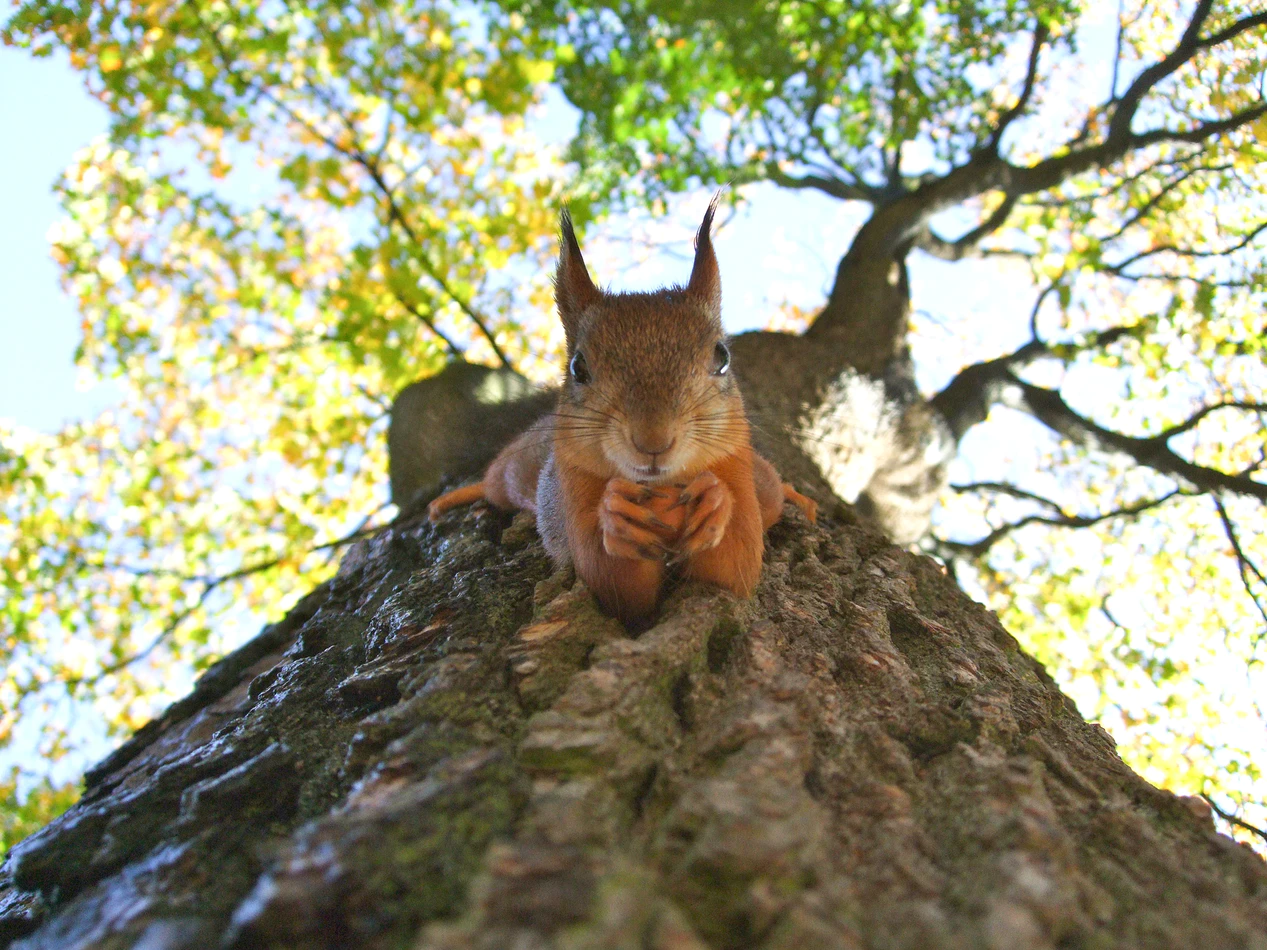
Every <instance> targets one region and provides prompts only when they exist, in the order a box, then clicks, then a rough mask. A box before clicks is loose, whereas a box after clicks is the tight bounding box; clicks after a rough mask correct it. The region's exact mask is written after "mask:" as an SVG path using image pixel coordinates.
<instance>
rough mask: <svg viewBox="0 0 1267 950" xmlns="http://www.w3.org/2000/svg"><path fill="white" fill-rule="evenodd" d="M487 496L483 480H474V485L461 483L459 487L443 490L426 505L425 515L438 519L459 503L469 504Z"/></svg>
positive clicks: (434, 519)
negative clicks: (441, 493)
mask: <svg viewBox="0 0 1267 950" xmlns="http://www.w3.org/2000/svg"><path fill="white" fill-rule="evenodd" d="M487 497H488V495H487V493H486V492H485V489H484V483H483V482H476V483H475V484H474V485H463V486H462V487H461V488H455V489H453V491H448V492H445V493H444V494H443V495H441V496H440V497H439V498H437V499H436V500H435V501H433V502H431V504H429V505H427V517H428V518H429V519H430V520H431V521H433V522H435V521H439V520H440V518H441V516H443V514H444V513H445V512H446V511H448V510H449V509H450V508H457V507H458V506H459V505H469V504H471V503H472V502H476V501H480V500H481V499H484V498H487Z"/></svg>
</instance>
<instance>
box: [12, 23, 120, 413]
mask: <svg viewBox="0 0 1267 950" xmlns="http://www.w3.org/2000/svg"><path fill="white" fill-rule="evenodd" d="M0 129H4V130H5V135H4V140H3V144H0V288H3V293H0V418H10V419H14V420H16V421H17V422H19V423H21V424H23V425H28V426H32V427H34V428H38V429H43V430H45V431H53V430H55V429H57V428H59V427H60V425H61V424H62V423H63V422H65V421H67V420H69V419H73V418H81V417H84V416H87V415H92V414H95V413H96V412H97V411H98V410H99V409H100V408H102V407H103V406H104V405H105V404H106V403H107V402H108V401H109V398H110V396H109V387H108V386H98V387H96V388H95V389H94V390H90V391H84V390H81V389H80V388H78V387H77V386H76V380H77V378H78V377H77V373H76V371H75V367H74V362H73V360H74V352H75V346H76V344H77V343H78V340H79V316H78V314H77V313H76V310H75V307H74V304H73V303H72V301H71V300H70V299H69V298H68V297H67V295H66V294H64V293H63V292H62V290H61V288H60V286H59V285H58V275H57V268H56V267H55V265H54V264H53V260H52V258H51V257H50V256H49V246H48V240H47V239H46V234H47V232H48V229H49V227H50V226H51V225H52V224H53V222H54V221H55V220H56V218H57V216H58V212H59V208H58V205H57V201H56V199H55V198H54V196H53V184H54V182H55V181H56V180H57V177H58V176H59V175H60V174H61V172H62V170H63V169H64V168H65V167H66V166H67V165H69V164H70V161H71V158H72V157H73V156H74V154H75V152H76V151H77V150H78V149H80V148H82V147H83V146H84V145H86V144H87V143H88V142H89V141H90V140H91V139H92V138H93V137H94V136H96V135H99V134H101V133H103V132H104V131H105V129H106V114H105V109H103V108H102V107H101V105H100V104H98V103H97V101H96V100H94V99H93V98H92V97H91V96H89V95H88V93H87V92H86V91H85V90H84V87H83V83H82V82H81V81H80V80H79V78H78V77H77V76H76V75H75V74H74V72H73V71H72V70H71V68H70V66H69V64H68V63H67V62H66V61H65V59H64V58H63V57H55V58H49V59H34V58H32V57H31V56H30V55H29V54H28V53H27V52H26V51H25V50H21V49H14V48H12V47H7V46H0Z"/></svg>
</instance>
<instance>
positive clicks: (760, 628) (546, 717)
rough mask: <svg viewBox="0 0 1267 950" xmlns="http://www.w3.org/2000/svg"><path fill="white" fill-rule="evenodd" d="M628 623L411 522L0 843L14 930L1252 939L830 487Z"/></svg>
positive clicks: (979, 637)
mask: <svg viewBox="0 0 1267 950" xmlns="http://www.w3.org/2000/svg"><path fill="white" fill-rule="evenodd" d="M824 515H825V516H824V517H823V519H822V523H821V524H820V525H819V526H817V527H811V526H809V525H807V524H806V523H805V522H804V521H803V520H801V518H800V516H799V514H797V513H792V514H789V515H788V516H787V517H786V518H785V519H784V521H783V522H781V523H780V524H778V525H776V526H775V527H774V529H773V530H772V531H771V532H770V535H769V544H768V550H767V561H766V565H765V569H764V572H763V579H762V583H761V585H760V587H759V589H758V591H757V593H756V596H755V597H754V598H753V599H752V600H751V601H747V602H741V601H737V600H735V599H734V598H732V597H730V596H729V595H725V594H720V593H718V592H716V591H712V590H708V589H704V588H698V587H684V588H681V589H679V590H677V591H676V592H675V593H674V594H673V595H672V596H671V598H670V599H669V601H668V602H667V604H666V606H665V609H664V611H663V615H662V617H661V619H660V621H659V622H658V623H657V624H656V625H655V626H654V627H652V628H651V629H650V630H648V631H646V632H645V633H643V634H641V635H640V636H637V637H634V636H630V635H628V634H627V633H626V632H625V631H624V630H623V629H622V628H621V627H620V626H618V625H617V624H616V623H615V622H613V621H612V620H610V619H608V618H605V617H603V616H601V615H600V614H599V613H598V612H597V611H596V609H595V605H594V602H593V601H592V599H591V598H590V596H589V595H588V593H586V592H585V590H584V589H583V587H582V586H581V585H579V584H577V583H576V582H575V581H574V579H573V577H572V576H571V575H570V574H567V573H555V572H553V571H552V569H551V566H550V563H549V561H548V559H547V558H546V556H545V553H544V551H543V549H542V546H541V543H540V541H539V540H538V539H537V537H536V533H535V531H534V529H533V527H532V524H531V522H530V521H529V520H528V519H527V518H526V517H525V516H519V517H517V518H515V519H511V518H509V517H507V516H502V515H499V514H496V513H493V512H489V511H481V510H472V511H467V512H465V513H463V514H461V515H457V516H454V517H450V518H448V519H446V520H445V521H444V522H443V523H442V524H441V525H440V526H438V527H433V526H431V525H429V524H428V523H426V522H425V521H423V520H420V519H417V518H415V519H414V520H405V519H402V520H401V521H398V522H397V523H396V524H395V525H393V526H392V527H391V528H389V529H387V530H385V531H384V532H383V533H382V534H380V535H379V536H377V537H376V538H374V539H373V540H370V541H366V542H362V543H360V544H358V545H357V546H356V547H355V548H353V549H352V550H351V551H349V553H348V555H347V556H346V557H345V559H344V561H343V565H342V567H341V568H340V571H339V574H338V576H337V577H336V578H335V579H333V580H331V581H330V582H329V583H326V584H323V585H322V586H321V587H319V588H318V589H316V590H315V591H313V592H312V593H311V594H310V595H308V596H307V597H306V598H305V599H304V600H303V601H302V602H301V603H300V604H299V605H298V606H297V607H296V608H295V609H294V610H293V611H292V612H291V613H290V615H289V616H288V617H286V619H285V620H283V621H282V622H281V623H279V624H276V625H274V626H272V627H269V628H267V629H266V630H265V631H264V632H263V633H262V634H261V635H260V636H259V637H258V638H256V639H255V640H254V641H252V642H251V643H250V644H248V645H247V646H245V647H243V648H242V649H240V650H239V651H237V652H236V653H234V654H232V655H230V656H229V657H226V658H225V659H224V660H222V661H221V662H220V663H219V664H218V665H217V666H215V667H213V668H212V670H211V671H210V672H208V673H207V674H206V675H205V676H204V677H203V679H202V680H201V681H200V682H199V684H198V686H197V688H196V689H195V691H194V692H193V694H192V695H191V696H190V697H188V698H187V699H186V700H183V701H182V702H179V703H177V704H175V705H174V706H173V707H172V708H171V709H169V710H168V711H167V713H166V714H164V715H163V716H162V717H160V718H159V719H158V720H156V721H155V722H154V723H151V724H150V725H149V726H147V727H145V728H144V729H142V730H141V731H140V732H139V733H138V734H137V736H136V737H135V738H133V739H132V740H130V741H129V742H128V743H126V744H125V745H124V746H123V747H122V748H121V749H120V750H119V751H118V752H116V753H115V754H114V755H112V756H111V757H110V758H109V759H108V760H107V761H105V762H104V763H102V764H101V765H100V766H99V767H98V768H96V769H95V770H93V771H92V772H91V773H90V774H89V776H88V780H87V782H88V784H87V791H86V793H85V794H84V797H83V800H82V801H81V802H80V803H79V804H77V805H76V806H75V807H73V808H72V809H71V810H70V811H69V812H67V813H66V814H65V815H64V816H62V817H61V818H60V819H58V820H57V821H56V822H54V823H53V824H52V825H50V826H49V827H48V828H46V829H44V830H43V831H41V832H40V833H38V834H36V835H35V836H33V837H32V838H29V839H27V840H26V841H25V842H23V843H21V844H20V845H19V846H18V847H17V848H15V849H14V851H13V853H12V854H11V856H10V858H9V861H8V863H7V864H6V865H5V866H4V869H3V873H2V875H0V934H2V935H3V936H0V944H3V943H6V942H8V940H9V939H11V938H15V937H16V938H18V939H16V941H15V942H14V943H13V944H12V946H13V947H15V948H22V950H34V948H54V947H56V948H71V947H73V948H83V950H88V948H100V950H106V948H110V950H114V948H135V950H177V948H189V950H193V948H208V947H217V946H219V947H231V948H266V947H267V948H305V950H307V948H312V950H316V948H330V950H336V948H337V950H351V948H375V950H379V948H382V950H386V948H427V950H441V948H445V950H457V948H483V950H506V948H525V950H526V948H545V947H558V948H569V950H579V948H594V950H607V948H638V950H650V948H657V950H669V948H675V950H686V948H705V947H710V948H751V947H761V948H795V950H811V948H824V950H828V948H832V950H835V948H849V947H870V948H886V950H889V948H912V950H916V948H919V950H927V948H964V950H967V948H977V947H980V948H995V950H1015V948H1020V950H1025V948H1055V947H1062V948H1070V947H1085V948H1096V950H1101V948H1110V947H1138V948H1147V950H1158V948H1170V947H1173V948H1177V950H1178V948H1182V950H1190V948H1192V947H1196V946H1200V947H1202V948H1203V950H1214V948H1221V947H1227V948H1267V866H1265V865H1264V863H1263V862H1262V861H1261V860H1260V859H1259V858H1258V857H1257V856H1256V855H1255V854H1254V853H1252V852H1251V851H1250V850H1249V849H1248V848H1246V847H1244V846H1241V845H1238V844H1236V843H1234V842H1233V841H1232V840H1230V839H1229V838H1226V837H1224V836H1222V835H1220V834H1217V833H1216V832H1215V830H1214V828H1213V826H1212V824H1211V818H1210V815H1209V812H1208V811H1207V810H1206V808H1205V807H1204V806H1203V805H1202V804H1201V803H1200V802H1197V801H1193V800H1190V799H1181V798H1177V797H1175V796H1174V795H1172V794H1170V793H1168V792H1164V791H1160V790H1158V789H1156V788H1154V787H1152V786H1151V785H1149V784H1148V783H1147V782H1145V781H1143V780H1142V779H1141V778H1139V777H1138V776H1136V775H1135V774H1134V773H1132V772H1131V771H1130V770H1129V769H1128V768H1126V767H1125V765H1123V763H1122V762H1121V760H1120V759H1119V758H1118V757H1117V755H1116V753H1115V752H1114V748H1113V743H1112V740H1111V739H1110V738H1109V737H1108V735H1107V734H1106V733H1105V732H1104V731H1103V730H1102V729H1100V728H1099V727H1098V726H1094V725H1088V724H1087V723H1086V722H1084V721H1083V720H1082V719H1081V717H1079V715H1078V714H1077V712H1076V711H1075V709H1074V707H1073V705H1072V704H1071V703H1070V702H1069V700H1067V699H1065V698H1064V697H1063V696H1062V695H1061V694H1060V692H1059V691H1058V690H1057V689H1056V687H1055V686H1054V685H1053V683H1052V681H1051V680H1050V678H1049V677H1048V676H1047V675H1046V674H1045V673H1044V671H1043V669H1042V668H1041V667H1040V666H1039V665H1038V664H1037V663H1036V662H1035V661H1034V660H1032V659H1031V658H1030V657H1028V656H1026V655H1025V654H1024V653H1023V652H1022V651H1021V650H1020V649H1019V648H1018V646H1017V644H1016V641H1015V640H1013V639H1012V637H1011V636H1009V635H1008V634H1007V632H1006V631H1004V630H1003V629H1002V628H1001V627H1000V626H999V623H998V621H997V620H996V619H995V617H994V616H993V615H991V614H990V613H989V612H987V611H986V610H985V609H983V608H982V607H980V606H979V605H977V604H975V603H973V602H972V601H970V600H969V599H968V598H967V597H965V596H964V595H963V594H962V593H961V592H960V591H959V590H958V589H957V588H956V587H955V585H954V584H953V583H952V582H951V581H950V580H949V579H948V578H947V577H946V576H945V575H944V574H943V573H942V571H941V570H940V568H939V567H938V566H937V565H936V564H935V563H934V562H933V561H931V560H929V559H927V558H924V557H919V556H916V555H913V554H910V553H907V552H904V551H902V550H900V549H898V548H896V547H893V546H892V545H890V544H889V543H888V542H887V541H886V540H885V539H884V538H883V537H881V536H880V535H879V534H877V533H875V532H873V531H872V530H870V529H868V528H867V527H865V526H862V525H860V524H859V523H857V522H856V520H855V519H854V518H853V517H852V516H851V514H850V512H849V510H848V509H847V508H846V507H845V506H843V505H834V506H832V507H830V508H827V509H826V510H825V512H824Z"/></svg>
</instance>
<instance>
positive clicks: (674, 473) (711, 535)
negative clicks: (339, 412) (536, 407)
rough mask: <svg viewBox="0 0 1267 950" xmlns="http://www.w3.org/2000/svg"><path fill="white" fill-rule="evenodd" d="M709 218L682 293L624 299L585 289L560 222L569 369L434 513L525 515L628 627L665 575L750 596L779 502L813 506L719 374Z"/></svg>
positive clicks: (717, 291) (568, 232)
mask: <svg viewBox="0 0 1267 950" xmlns="http://www.w3.org/2000/svg"><path fill="white" fill-rule="evenodd" d="M713 211H714V208H713V206H710V207H709V210H708V212H707V213H706V214H705V216H704V223H703V224H702V225H701V226H700V229H699V233H698V235H697V237H696V253H695V265H694V267H693V268H692V270H691V278H690V281H689V282H688V283H687V284H686V286H685V287H669V288H665V289H664V290H661V291H656V292H654V293H631V294H609V293H605V292H603V291H600V290H599V289H598V288H597V287H596V286H595V285H594V284H593V282H592V281H591V280H590V277H589V273H588V270H587V269H586V267H585V262H584V260H583V258H582V257H581V251H580V246H579V244H578V243H577V241H576V235H575V234H574V233H573V231H572V224H571V220H570V219H569V218H568V217H567V216H566V214H565V215H564V217H563V219H562V222H561V223H562V232H563V233H562V239H561V241H560V256H559V267H558V271H557V274H556V277H555V287H556V291H557V298H558V304H559V317H560V320H561V321H562V323H563V327H564V331H565V334H566V336H567V343H568V353H569V357H570V363H569V373H568V378H567V380H566V381H565V383H564V385H563V386H562V388H561V389H560V390H559V402H558V409H557V411H556V412H555V413H553V414H552V415H550V416H547V417H546V418H545V419H543V420H541V421H540V422H538V423H536V424H535V425H533V426H532V427H531V428H530V429H529V430H528V431H527V432H525V433H524V434H523V435H521V436H520V437H519V438H518V439H516V440H515V441H514V442H512V443H511V444H510V445H509V446H507V447H506V448H505V449H503V450H502V452H501V453H500V454H499V455H498V456H497V458H496V459H494V460H493V463H492V464H491V465H490V466H489V467H488V470H487V472H485V474H484V479H483V481H482V482H480V483H479V484H478V485H473V486H470V487H468V488H460V489H457V490H456V491H452V492H449V493H448V494H446V495H443V496H441V497H440V498H438V499H436V500H435V501H434V502H432V505H431V509H430V512H431V516H432V518H433V519H435V518H438V517H439V516H440V515H441V514H442V513H443V512H444V511H446V510H448V509H449V508H451V507H453V506H454V505H459V504H464V503H465V502H467V501H473V500H475V499H479V498H483V499H487V500H488V501H489V502H490V503H492V504H494V505H496V506H498V507H500V508H521V509H524V510H526V511H531V512H533V513H534V514H535V515H536V518H537V529H538V531H539V533H540V534H541V538H542V540H543V542H544V543H545V546H546V550H547V551H548V552H549V554H550V556H551V557H552V558H553V559H554V560H555V562H556V563H558V564H566V563H568V562H569V561H570V562H571V563H572V564H573V565H574V566H575V568H576V573H577V576H578V577H580V578H581V580H583V581H584V582H585V584H586V585H587V586H588V587H589V588H590V590H591V591H592V592H593V593H594V596H595V597H596V598H597V599H598V602H599V604H601V605H602V607H603V609H604V610H606V611H607V612H608V613H610V614H613V615H615V616H616V617H618V618H620V619H621V620H622V621H624V622H625V623H627V624H629V623H639V622H642V621H644V620H646V619H647V618H648V617H649V616H651V615H652V614H653V613H654V611H655V609H656V607H657V606H658V605H659V602H660V595H661V593H662V591H663V587H664V584H665V581H666V579H667V577H668V576H669V573H670V570H671V569H673V568H677V569H679V570H680V573H681V574H682V576H684V577H686V578H689V579H691V580H698V581H704V582H706V583H710V584H716V585H717V586H719V587H723V588H725V589H726V590H729V591H732V592H734V593H735V594H737V595H738V596H740V597H748V596H751V594H752V592H753V590H755V589H756V586H757V581H758V580H759V579H760V576H761V559H762V553H763V551H762V548H763V545H764V538H763V534H764V531H765V529H766V528H768V527H769V526H770V525H772V524H774V523H775V522H776V521H778V520H779V518H780V516H781V515H782V513H783V507H784V503H785V502H786V501H791V502H792V503H794V504H796V505H798V506H799V507H800V508H801V510H802V511H804V512H805V514H806V516H807V517H808V518H809V519H810V520H811V521H812V520H814V515H815V506H814V503H813V502H812V501H811V500H810V499H808V498H806V497H805V496H804V495H801V494H799V493H798V492H797V491H795V490H794V489H793V488H792V486H791V485H785V484H784V483H783V481H782V480H781V479H780V478H779V474H778V472H776V471H775V469H774V466H773V465H771V464H770V463H769V462H768V461H766V460H765V459H764V458H762V457H761V456H759V455H757V454H756V453H755V452H754V451H753V450H752V446H751V443H750V441H749V431H748V422H747V418H746V417H745V415H744V408H743V398H742V396H741V395H740V393H739V389H738V386H737V383H736V382H735V379H734V376H733V374H729V375H728V370H729V360H730V354H729V350H728V349H727V347H726V344H725V334H724V333H723V331H722V325H721V284H720V277H719V274H718V270H717V260H716V257H715V255H714V253H713V247H712V242H711V237H710V229H711V225H712V219H713ZM648 483H650V484H648Z"/></svg>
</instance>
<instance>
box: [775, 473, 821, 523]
mask: <svg viewBox="0 0 1267 950" xmlns="http://www.w3.org/2000/svg"><path fill="white" fill-rule="evenodd" d="M783 498H784V500H785V501H790V502H791V503H792V504H794V505H796V507H797V508H800V509H801V511H802V512H803V513H804V515H805V518H806V520H808V521H809V523H810V524H817V523H818V502H816V501H815V500H814V499H813V498H807V497H805V496H804V495H802V494H801V493H800V492H798V491H797V490H796V489H795V488H793V487H792V485H791V483H790V482H784V483H783Z"/></svg>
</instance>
